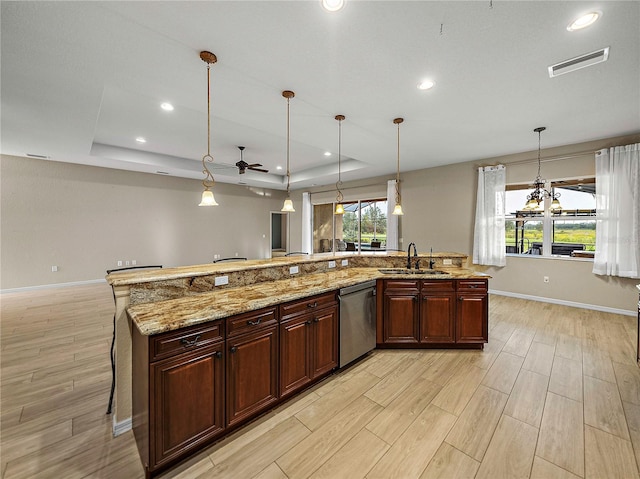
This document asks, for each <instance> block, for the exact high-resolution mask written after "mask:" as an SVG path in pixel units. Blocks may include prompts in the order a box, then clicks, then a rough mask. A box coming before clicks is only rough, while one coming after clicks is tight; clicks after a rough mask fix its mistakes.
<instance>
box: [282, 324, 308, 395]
mask: <svg viewBox="0 0 640 479" xmlns="http://www.w3.org/2000/svg"><path fill="white" fill-rule="evenodd" d="M312 378H313V373H312V371H311V319H310V318H308V317H307V316H306V315H305V316H301V317H298V318H293V319H289V320H287V321H285V322H283V323H281V324H280V395H281V396H286V395H288V394H290V393H292V392H294V391H296V390H298V389H300V388H302V387H304V386H306V385H307V384H309V383H310V382H311V380H312Z"/></svg>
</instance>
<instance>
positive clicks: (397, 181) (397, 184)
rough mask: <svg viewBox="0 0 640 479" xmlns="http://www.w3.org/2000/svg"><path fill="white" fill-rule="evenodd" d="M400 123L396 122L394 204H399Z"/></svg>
mask: <svg viewBox="0 0 640 479" xmlns="http://www.w3.org/2000/svg"><path fill="white" fill-rule="evenodd" d="M400 123H401V121H398V122H397V123H396V124H397V125H398V151H397V158H398V161H397V165H396V203H399V202H400Z"/></svg>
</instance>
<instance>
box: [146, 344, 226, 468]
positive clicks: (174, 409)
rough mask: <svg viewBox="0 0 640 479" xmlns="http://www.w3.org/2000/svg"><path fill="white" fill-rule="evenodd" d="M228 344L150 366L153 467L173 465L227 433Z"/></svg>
mask: <svg viewBox="0 0 640 479" xmlns="http://www.w3.org/2000/svg"><path fill="white" fill-rule="evenodd" d="M223 348H224V343H223V342H220V343H218V344H217V345H215V346H211V347H207V348H206V349H203V350H200V351H197V352H194V353H186V354H181V355H179V356H176V357H173V358H171V359H165V360H163V361H159V362H157V363H155V364H152V365H151V380H152V384H151V385H150V389H151V391H152V394H153V397H152V398H151V410H152V421H153V422H152V423H151V425H150V427H151V431H153V432H154V434H153V436H152V439H151V440H152V444H150V449H151V451H150V452H151V454H154V457H152V458H151V464H153V465H158V464H161V463H162V462H164V461H165V460H167V461H168V460H170V459H172V458H173V457H175V456H177V455H178V454H180V453H182V452H184V451H185V450H187V449H190V448H191V447H195V446H197V445H199V444H201V443H203V442H205V441H207V440H208V439H210V438H212V437H213V436H215V435H217V434H218V433H221V432H222V431H223V429H224V352H223Z"/></svg>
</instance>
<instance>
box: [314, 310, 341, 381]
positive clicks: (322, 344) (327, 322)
mask: <svg viewBox="0 0 640 479" xmlns="http://www.w3.org/2000/svg"><path fill="white" fill-rule="evenodd" d="M311 326H312V329H311V346H312V347H311V354H312V363H311V370H312V373H313V378H314V379H315V378H318V377H320V376H323V375H324V374H326V373H328V372H330V371H332V370H333V369H335V368H336V367H337V366H338V306H337V305H333V306H330V307H328V308H324V309H322V310H320V311H318V312H316V313H314V314H313V320H312V323H311Z"/></svg>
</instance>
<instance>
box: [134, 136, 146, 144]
mask: <svg viewBox="0 0 640 479" xmlns="http://www.w3.org/2000/svg"><path fill="white" fill-rule="evenodd" d="M136 141H137V142H138V143H146V142H147V140H145V139H144V138H142V137H141V136H139V137H138V138H136Z"/></svg>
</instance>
